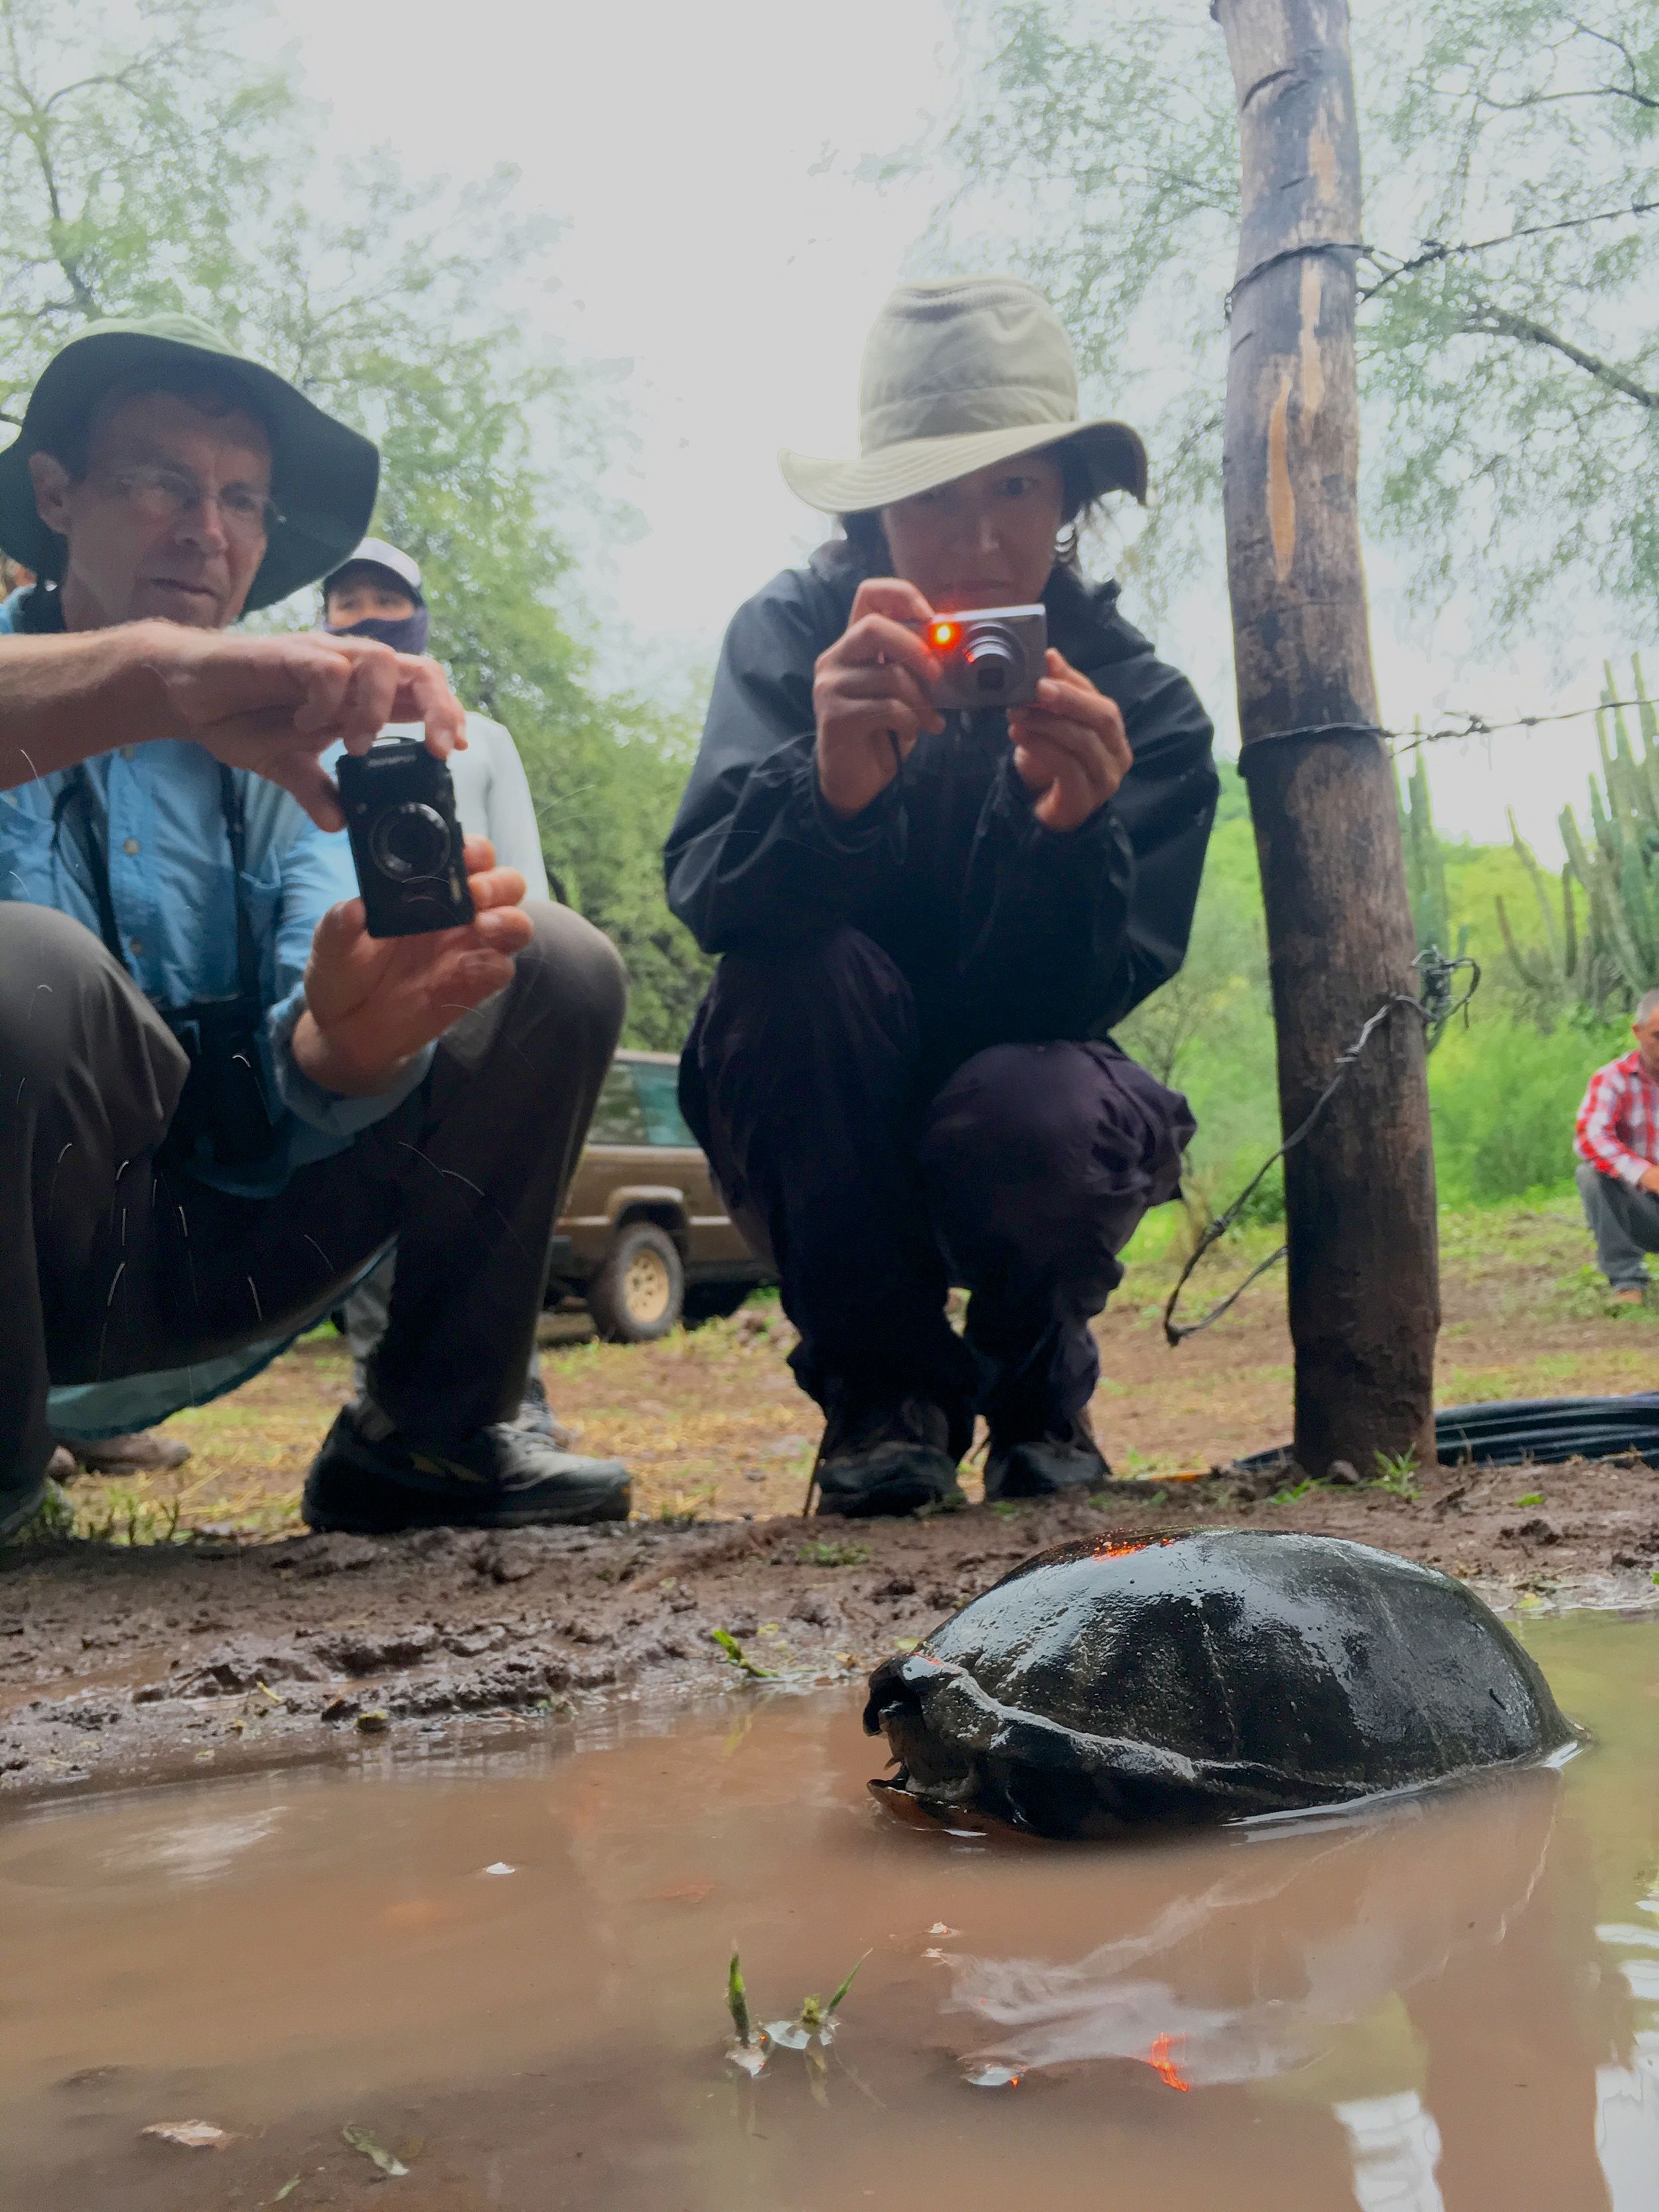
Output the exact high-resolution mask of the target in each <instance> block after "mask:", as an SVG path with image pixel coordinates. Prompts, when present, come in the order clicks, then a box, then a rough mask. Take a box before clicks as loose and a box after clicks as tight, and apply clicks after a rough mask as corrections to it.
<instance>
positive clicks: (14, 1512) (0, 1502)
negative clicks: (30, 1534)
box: [0, 1475, 63, 1544]
mask: <svg viewBox="0 0 1659 2212" xmlns="http://www.w3.org/2000/svg"><path fill="white" fill-rule="evenodd" d="M55 1490H57V1485H56V1484H55V1482H51V1481H48V1480H47V1479H46V1476H45V1475H42V1476H41V1477H40V1480H38V1481H35V1482H32V1483H26V1484H25V1485H24V1486H22V1487H21V1489H17V1490H3V1491H0V1544H4V1543H6V1542H8V1541H9V1540H10V1539H11V1538H12V1537H13V1536H15V1535H18V1534H21V1532H22V1530H24V1529H25V1528H27V1527H28V1525H29V1522H31V1521H33V1518H34V1516H35V1515H36V1514H37V1513H38V1512H39V1511H40V1508H41V1507H42V1506H43V1505H44V1504H46V1500H47V1498H50V1497H51V1496H52V1494H53V1492H54V1491H55ZM62 1494H63V1493H62V1492H61V1491H58V1496H60V1497H61V1496H62Z"/></svg>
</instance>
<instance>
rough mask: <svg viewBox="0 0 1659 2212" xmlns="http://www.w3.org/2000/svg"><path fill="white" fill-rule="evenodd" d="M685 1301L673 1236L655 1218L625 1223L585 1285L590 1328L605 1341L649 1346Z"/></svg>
mask: <svg viewBox="0 0 1659 2212" xmlns="http://www.w3.org/2000/svg"><path fill="white" fill-rule="evenodd" d="M684 1304H685V1269H684V1267H682V1266H681V1264H680V1255H679V1253H678V1250H677V1249H675V1245H674V1240H673V1238H672V1237H671V1236H670V1235H669V1234H668V1231H666V1230H665V1229H659V1228H658V1226H657V1225H656V1223H655V1222H654V1221H630V1222H628V1223H627V1224H626V1225H624V1226H623V1228H621V1229H619V1230H618V1231H617V1241H616V1243H614V1244H613V1245H612V1246H611V1249H610V1251H609V1253H607V1255H605V1265H604V1267H601V1268H600V1270H599V1273H598V1274H597V1275H595V1277H594V1278H593V1279H592V1282H591V1283H590V1284H589V1285H588V1286H587V1310H588V1312H589V1313H590V1314H592V1316H593V1326H594V1328H597V1329H598V1331H599V1334H600V1335H601V1336H602V1337H604V1338H605V1340H606V1341H607V1343H611V1344H653V1343H654V1342H655V1341H656V1340H657V1339H658V1338H659V1336H666V1335H667V1334H668V1332H669V1330H670V1329H671V1328H673V1326H674V1324H675V1323H676V1322H678V1319H679V1317H680V1314H681V1312H682V1310H683V1309H684Z"/></svg>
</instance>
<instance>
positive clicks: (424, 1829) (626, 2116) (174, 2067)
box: [0, 1615, 1659, 2212]
mask: <svg viewBox="0 0 1659 2212" xmlns="http://www.w3.org/2000/svg"><path fill="white" fill-rule="evenodd" d="M1529 1641H1530V1642H1531V1644H1532V1646H1533V1648H1534V1650H1535V1651H1536V1652H1537V1654H1538V1656H1539V1657H1540V1658H1541V1661H1542V1662H1543V1664H1544V1666H1545V1668H1546V1669H1547V1672H1548V1673H1549V1674H1550V1676H1551V1679H1552V1681H1553V1685H1554V1686H1555V1689H1556V1691H1557V1693H1558V1695H1559V1699H1560V1700H1561V1703H1562V1704H1563V1705H1564V1706H1565V1708H1566V1710H1567V1711H1569V1712H1571V1714H1572V1715H1573V1716H1574V1717H1576V1718H1577V1719H1578V1720H1580V1721H1582V1722H1584V1723H1587V1724H1588V1725H1589V1727H1590V1728H1591V1729H1594V1730H1595V1734H1596V1737H1597V1741H1596V1743H1595V1747H1594V1748H1592V1749H1591V1750H1589V1751H1588V1752H1586V1753H1584V1754H1583V1755H1582V1756H1581V1757H1579V1758H1577V1759H1575V1760H1573V1761H1572V1762H1571V1764H1570V1765H1568V1766H1567V1767H1566V1769H1565V1771H1562V1772H1559V1773H1541V1774H1532V1775H1527V1776H1522V1777H1519V1778H1514V1779H1512V1780H1509V1781H1505V1782H1502V1783H1498V1784H1492V1785H1489V1786H1486V1787H1482V1788H1480V1789H1475V1790H1467V1791H1463V1792H1461V1793H1458V1794H1456V1795H1455V1796H1449V1797H1446V1798H1443V1799H1441V1800H1438V1801H1430V1802H1420V1803H1419V1804H1417V1805H1416V1806H1414V1807H1411V1808H1405V1809H1401V1810H1397V1811H1395V1812H1394V1813H1392V1814H1390V1815H1389V1816H1388V1817H1387V1818H1382V1819H1372V1820H1342V1821H1340V1822H1333V1823H1330V1824H1328V1825H1323V1826H1320V1825H1309V1824H1302V1825H1299V1826H1296V1827H1293V1828H1291V1829H1285V1828H1279V1829H1277V1830H1273V1831H1255V1832H1237V1831H1236V1832H1233V1833H1232V1834H1231V1835H1227V1836H1220V1837H1211V1838H1206V1839H1204V1840H1201V1841H1194V1842H1185V1843H1164V1844H1158V1845H1155V1846H1151V1847H1139V1848H1134V1849H1121V1848H1118V1849H1109V1848H1103V1847H1094V1846H1081V1847H1065V1846H1058V1845H1038V1844H1022V1843H1019V1842H1017V1841H1007V1840H992V1839H989V1838H985V1837H981V1836H975V1835H969V1834H963V1835H952V1834H949V1833H946V1832H942V1831H939V1830H936V1829H928V1828H921V1827H916V1826H911V1825H909V1824H908V1822H902V1821H901V1820H898V1819H897V1818H896V1817H895V1816H894V1815H893V1814H891V1813H890V1812H887V1811H885V1810H884V1809H883V1808H881V1807H880V1806H879V1805H878V1804H877V1803H875V1802H872V1799H871V1798H870V1796H869V1795H868V1793H867V1790H866V1782H867V1780H868V1778H870V1777H871V1776H872V1775H873V1774H875V1773H877V1772H878V1771H879V1769H880V1764H881V1754H880V1747H878V1746H877V1745H875V1744H872V1743H871V1742H870V1741H868V1740H866V1738H865V1737H864V1736H863V1735H861V1733H860V1729H859V1727H858V1719H857V1713H858V1708H857V1703H856V1700H855V1699H853V1698H851V1697H849V1696H846V1695H842V1694H840V1693H836V1694H835V1695H833V1696H823V1695H820V1696H818V1697H815V1698H807V1697H793V1696H788V1695H784V1694H780V1693H778V1692H769V1691H766V1690H760V1689H757V1690H756V1691H755V1692H752V1693H748V1694H738V1693H734V1694H732V1696H729V1697H727V1698H726V1699H723V1700H721V1701H719V1702H717V1703H713V1704H702V1705H688V1706H686V1707H684V1708H683V1709H681V1710H680V1711H678V1712H676V1711H663V1710H660V1709H659V1710H657V1711H655V1712H654V1713H653V1714H652V1715H651V1716H650V1717H644V1716H640V1715H633V1716H630V1715H629V1713H628V1712H627V1711H623V1712H622V1713H621V1714H620V1715H617V1714H613V1715H612V1716H611V1717H610V1718H609V1719H608V1720H606V1721H605V1722H604V1723H585V1724H583V1725H582V1726H581V1728H580V1729H579V1730H574V1731H571V1732H568V1733H567V1734H566V1735H563V1736H562V1737H561V1736H550V1737H548V1738H545V1739H543V1740H541V1741H539V1742H538V1745H537V1747H535V1748H533V1749H523V1748H515V1749H514V1750H513V1751H512V1752H511V1753H506V1754H503V1753H494V1754H491V1755H490V1756H489V1757H487V1758H483V1757H480V1758H478V1759H471V1760H453V1759H452V1760H442V1761H441V1760H436V1759H425V1760H421V1759H413V1758H400V1757H399V1756H398V1754H396V1753H394V1752H392V1751H390V1750H386V1751H378V1750H376V1749H375V1748H374V1747H370V1748H368V1750H367V1751H366V1753H365V1754H364V1757H363V1759H362V1762H361V1764H360V1765H358V1767H357V1768H356V1769H355V1770H354V1771H349V1772H342V1771H337V1770H336V1771H314V1770H313V1771H298V1772H290V1773H288V1774H277V1775H272V1776H266V1777H261V1778H250V1779H242V1780H238V1781H234V1782H216V1783H206V1782H204V1783H203V1784H199V1785H196V1786H175V1787H171V1788H168V1789H166V1790H152V1791H149V1792H145V1793H128V1794H125V1795H120V1796H109V1797H106V1798H104V1799H101V1800H92V1801H86V1800H83V1801H82V1802H78V1803H76V1804H74V1805H59V1806H53V1807H50V1808H42V1809H40V1810H36V1811H33V1812H31V1813H28V1814H23V1815H21V1816H19V1817H16V1818H14V1819H13V1820H10V1821H9V1823H8V1824H7V1825H5V1826H3V1827H0V2205H3V2207H4V2208H6V2212H12V2208H14V2207H16V2208H21V2207H24V2206H27V2207H29V2208H30V2212H58V2208H63V2212H69V2208H71V2207H72V2208H74V2212H125V2208H129V2207H131V2208H134V2212H138V2208H143V2212H193V2209H194V2208H197V2207H252V2206H255V2205H265V2204H275V2203H282V2204H283V2205H284V2206H285V2207H287V2208H289V2212H308V2208H312V2207H316V2206H324V2205H355V2204H367V2203H377V2204H380V2203H383V2204H384V2205H385V2206H386V2207H387V2208H392V2212H396V2208H403V2212H417V2209H418V2208H438V2207H444V2208H454V2212H463V2208H468V2209H469V2212H470V2208H474V2207H478V2208H482V2207H486V2206H489V2207H495V2206H501V2207H510V2208H514V2212H543V2208H550V2207H554V2206H594V2207H601V2206H602V2207H605V2208H606V2212H634V2208H641V2212H643V2208H646V2207H650V2208H652V2212H830V2208H835V2212H848V2208H851V2212H857V2208H858V2207H859V2206H860V2205H863V2204H870V2205H872V2206H875V2207H878V2208H883V2212H886V2208H896V2207H900V2206H902V2207H903V2208H904V2212H935V2208H938V2212H946V2208H948V2212H980V2208H986V2212H991V2208H994V2212H1010V2209H1011V2208H1022V2207H1025V2206H1032V2205H1040V2206H1042V2208H1044V2212H1072V2208H1074V2207H1075V2208H1079V2212H1081V2208H1084V2207H1087V2208H1090V2212H1100V2208H1109V2207H1120V2206H1122V2207H1128V2206H1133V2207H1134V2208H1136V2212H1162V2208H1166V2207H1167V2208H1171V2212H1173V2208H1176V2207H1182V2208H1187V2207H1192V2206H1211V2205H1216V2206H1221V2205H1225V2206H1227V2207H1228V2208H1230V2212H1233V2209H1234V2208H1237V2212H1243V2209H1244V2208H1255V2207H1261V2208H1263V2212H1266V2208H1268V2207H1273V2208H1274V2212H1281V2208H1284V2207H1286V2206H1291V2207H1294V2208H1296V2212H1323V2208H1326V2207H1331V2208H1343V2212H1348V2208H1352V2207H1353V2206H1356V2205H1358V2207H1359V2208H1360V2212H1438V2208H1444V2209H1445V2212H1491V2208H1495V2207H1500V2206H1501V2207H1503V2208H1504V2212H1527V2209H1528V2208H1531V2207H1537V2208H1540V2212H1542V2208H1546V2207H1547V2208H1550V2212H1579V2208H1587V2209H1588V2208H1592V2207H1595V2208H1600V2207H1608V2208H1611V2212H1650V2208H1653V2207H1655V2206H1659V1625H1656V1624H1655V1623H1654V1622H1653V1621H1652V1620H1648V1621H1645V1622H1643V1621H1636V1620H1619V1619H1616V1618H1613V1617H1606V1616H1589V1615H1580V1616H1577V1617H1566V1618H1562V1619H1559V1620H1549V1621H1545V1622H1542V1623H1540V1624H1538V1625H1537V1626H1534V1628H1533V1629H1532V1630H1531V1631H1530V1632H1529ZM734 1938H735V1939H736V1940H737V1942H738V1943H739V1945H740V1947H741V1950H742V1954H743V1960H744V1969H745V1972H746V1976H747V1979H748V1984H749V1990H750V1999H751V2002H752V2006H753V2009H754V2012H755V2015H756V2016H757V2019H758V2020H761V2021H775V2020H778V2019H780V2018H787V2017H789V2016H792V2015H795V2014H796V2013H797V2012H798V2011H799V2006H800V2003H801V2001H802V1999H803V1998H804V1997H805V1996H806V1995H807V1994H808V1993H809V1992H819V1993H822V1994H824V1995H827V1994H828V1993H829V1991H830V1990H833V1989H834V1988H835V1986H836V1984H837V1983H838V1982H839V1981H840V1980H841V1979H842V1976H843V1975H844V1974H845V1973H846V1972H847V1970H848V1968H849V1967H850V1966H852V1965H853V1963H854V1960H857V1959H859V1958H860V1956H861V1955H862V1954H866V1952H867V1953H868V1954H869V1956H868V1957H867V1959H866V1961H865V1964H864V1966H863V1967H862V1969H861V1971H860V1973H859V1975H858V1978H857V1979H856V1980H855V1981H854V1984H853V1987H852V1990H851V1991H850V1993H849V1994H848V1997H847V1999H846V2001H845V2002H844V2004H843V2005H842V2008H841V2010H840V2012H839V2013H838V2014H837V2015H836V2026H837V2028H838V2033H836V2038H835V2039H834V2041H833V2042H832V2043H831V2044H830V2045H829V2047H828V2048H827V2049H823V2048H819V2047H817V2046H816V2045H814V2046H812V2047H811V2048H809V2050H808V2051H805V2052H803V2051H794V2050H789V2049H783V2048H778V2049H775V2050H774V2051H773V2053H772V2055H771V2057H770V2058H769V2063H768V2064H767V2067H766V2069H765V2071H764V2073H763V2075H761V2077H760V2078H759V2079H758V2080H757V2081H750V2080H749V2079H748V2078H746V2077H745V2076H744V2075H741V2074H739V2073H738V2072H737V2071H736V2070H735V2069H733V2068H732V2067H731V2066H730V2065H729V2064H728V2063H726V2059H725V2057H724V2056H723V2053H724V2051H725V2048H726V2045H727V2044H728V2043H729V2042H730V2040H731V2033H730V2028H729V2024H728V2022H727V2020H726V2013H725V2009H724V2004H723V1995H724V1987H725V1979H726V1959H727V1954H728V1951H729V1949H730V1946H731V1943H732V1939H734ZM976 2084H982V2085H984V2086H976ZM994 2084H1000V2086H992V2085H994ZM191 2121H200V2122H204V2123H208V2124H210V2127H211V2128H212V2129H213V2130H221V2131H222V2133H223V2135H224V2136H225V2137H227V2138H228V2140H225V2141H222V2142H215V2143H214V2144H213V2145H212V2146H211V2147H209V2148H188V2147H186V2146H185V2145H184V2144H181V2143H179V2142H171V2141H168V2140H167V2139H165V2138H158V2137H155V2136H145V2135H143V2133H142V2132H141V2131H142V2130H144V2129H145V2128H147V2127H150V2126H153V2125H155V2124H176V2123H183V2122H191ZM387 2166H399V2167H403V2168H404V2169H406V2170H405V2171H404V2172H387V2171H386V2167H387Z"/></svg>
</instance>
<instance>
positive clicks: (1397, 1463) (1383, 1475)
mask: <svg viewBox="0 0 1659 2212" xmlns="http://www.w3.org/2000/svg"><path fill="white" fill-rule="evenodd" d="M1371 1457H1372V1458H1373V1459H1374V1460H1375V1461H1376V1486H1377V1488H1378V1489H1379V1490H1386V1491H1387V1492H1388V1493H1389V1497H1390V1498H1404V1499H1405V1500H1406V1501H1407V1503H1408V1504H1409V1503H1410V1501H1411V1500H1412V1499H1413V1498H1415V1497H1416V1495H1417V1454H1416V1453H1415V1452H1414V1451H1403V1452H1385V1451H1379V1452H1373V1453H1372V1454H1371Z"/></svg>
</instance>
